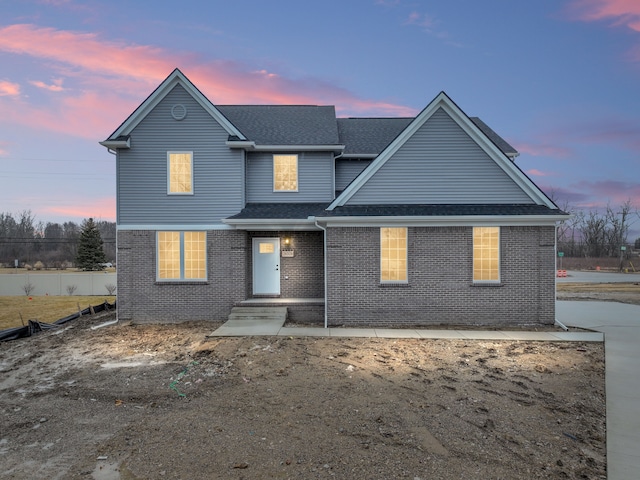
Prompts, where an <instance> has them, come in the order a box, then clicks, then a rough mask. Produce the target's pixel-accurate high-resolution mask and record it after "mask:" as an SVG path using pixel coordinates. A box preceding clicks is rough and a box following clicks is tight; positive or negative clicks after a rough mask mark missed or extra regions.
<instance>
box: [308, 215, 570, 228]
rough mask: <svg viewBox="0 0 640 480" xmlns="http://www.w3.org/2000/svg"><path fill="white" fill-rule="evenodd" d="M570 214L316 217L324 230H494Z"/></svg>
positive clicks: (553, 221) (552, 221) (542, 222)
mask: <svg viewBox="0 0 640 480" xmlns="http://www.w3.org/2000/svg"><path fill="white" fill-rule="evenodd" d="M568 218H570V215H457V216H453V215H452V216H397V217H385V216H379V217H375V216H372V217H316V218H315V220H316V221H318V222H319V223H324V224H326V226H327V227H380V226H388V225H399V226H404V227H452V226H458V227H465V226H473V227H496V226H501V225H502V226H504V225H521V226H534V227H538V226H553V225H556V224H557V223H558V222H560V221H563V220H567V219H568Z"/></svg>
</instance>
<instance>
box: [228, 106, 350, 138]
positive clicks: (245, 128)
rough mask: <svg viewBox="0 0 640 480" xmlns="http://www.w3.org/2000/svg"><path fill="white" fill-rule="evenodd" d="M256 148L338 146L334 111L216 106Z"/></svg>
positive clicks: (303, 108)
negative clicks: (265, 146)
mask: <svg viewBox="0 0 640 480" xmlns="http://www.w3.org/2000/svg"><path fill="white" fill-rule="evenodd" d="M216 108H217V109H218V110H219V111H220V112H221V113H222V114H223V115H224V116H225V117H226V118H227V119H228V120H229V121H230V122H231V123H232V124H233V125H235V126H236V127H237V128H238V130H240V131H241V132H242V133H243V134H244V136H245V137H246V139H247V140H249V141H252V142H254V143H255V144H256V145H338V144H340V140H339V139H338V127H337V125H336V111H335V108H334V107H333V106H316V105H216Z"/></svg>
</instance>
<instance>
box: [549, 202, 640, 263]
mask: <svg viewBox="0 0 640 480" xmlns="http://www.w3.org/2000/svg"><path fill="white" fill-rule="evenodd" d="M560 208H561V210H564V211H565V212H567V213H570V214H571V215H572V217H571V218H570V219H569V220H566V221H565V222H562V224H560V226H559V227H558V251H561V252H564V255H566V256H568V257H594V258H602V257H616V258H623V257H624V258H627V257H628V255H630V254H631V252H632V251H633V250H634V249H635V250H639V249H640V237H639V238H636V239H635V240H634V239H630V238H629V231H630V228H631V226H633V225H634V223H636V222H637V221H638V219H640V212H639V210H638V208H637V207H636V206H634V205H633V204H632V203H631V201H630V200H627V201H626V202H624V203H623V204H622V205H619V206H617V207H613V206H611V205H607V206H606V208H604V209H601V210H596V209H591V210H581V209H578V208H575V207H572V206H571V205H569V204H565V205H563V206H562V207H560Z"/></svg>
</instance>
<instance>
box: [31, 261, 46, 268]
mask: <svg viewBox="0 0 640 480" xmlns="http://www.w3.org/2000/svg"><path fill="white" fill-rule="evenodd" d="M43 268H44V263H42V262H41V261H40V260H38V261H37V262H36V263H34V264H33V269H34V270H42V269H43Z"/></svg>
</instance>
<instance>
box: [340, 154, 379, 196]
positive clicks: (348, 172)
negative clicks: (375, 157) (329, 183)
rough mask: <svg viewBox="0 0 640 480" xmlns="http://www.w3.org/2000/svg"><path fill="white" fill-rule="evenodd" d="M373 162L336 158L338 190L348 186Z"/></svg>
mask: <svg viewBox="0 0 640 480" xmlns="http://www.w3.org/2000/svg"><path fill="white" fill-rule="evenodd" d="M370 164H371V160H355V159H348V160H336V190H337V191H342V190H344V189H345V188H347V185H349V184H350V183H351V182H353V180H354V179H355V178H356V177H357V176H358V175H360V173H362V171H363V170H364V169H365V168H367V167H368V166H369V165H370Z"/></svg>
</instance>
